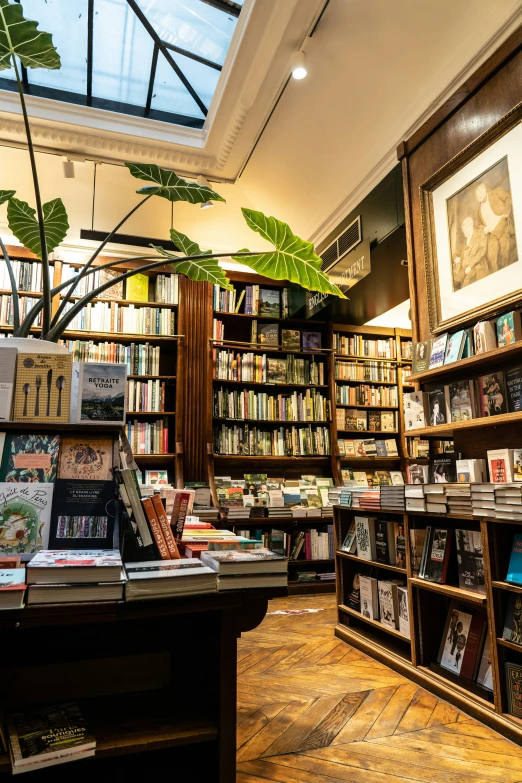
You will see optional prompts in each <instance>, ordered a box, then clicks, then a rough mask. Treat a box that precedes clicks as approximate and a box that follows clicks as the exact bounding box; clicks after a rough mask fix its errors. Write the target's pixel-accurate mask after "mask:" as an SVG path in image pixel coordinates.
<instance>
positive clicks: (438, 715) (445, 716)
mask: <svg viewBox="0 0 522 783" xmlns="http://www.w3.org/2000/svg"><path fill="white" fill-rule="evenodd" d="M459 715H460V712H459V710H458V709H457V708H456V707H454V706H453V704H448V702H447V701H442V699H439V701H438V703H437V706H436V707H435V709H434V710H433V712H432V714H431V718H430V719H429V721H428V726H443V725H444V724H446V723H455V721H456V720H457V718H458V717H459Z"/></svg>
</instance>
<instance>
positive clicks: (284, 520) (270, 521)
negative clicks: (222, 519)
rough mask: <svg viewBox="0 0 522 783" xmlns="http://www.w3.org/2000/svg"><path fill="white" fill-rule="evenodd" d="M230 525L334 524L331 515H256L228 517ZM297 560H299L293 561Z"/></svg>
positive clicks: (260, 526) (310, 525)
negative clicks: (245, 517)
mask: <svg viewBox="0 0 522 783" xmlns="http://www.w3.org/2000/svg"><path fill="white" fill-rule="evenodd" d="M227 524H228V525H233V526H234V527H242V526H243V525H255V526H256V527H259V528H262V527H264V526H268V527H274V525H278V526H279V525H293V526H294V527H296V526H297V525H307V526H308V527H313V525H331V524H332V518H331V517H259V518H257V519H256V517H249V518H248V519H237V520H236V519H231V518H230V517H229V518H228V519H227ZM292 562H297V561H294V560H293V561H292ZM328 562H333V559H330V560H329V561H328Z"/></svg>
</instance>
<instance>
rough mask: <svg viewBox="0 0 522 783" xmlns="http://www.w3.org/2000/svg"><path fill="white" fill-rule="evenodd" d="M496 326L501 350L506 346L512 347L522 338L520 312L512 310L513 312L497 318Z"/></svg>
mask: <svg viewBox="0 0 522 783" xmlns="http://www.w3.org/2000/svg"><path fill="white" fill-rule="evenodd" d="M495 326H496V332H497V345H498V347H499V348H502V347H503V346H504V345H512V344H513V343H515V342H517V340H520V339H521V338H522V326H521V324H520V312H519V311H518V310H511V312H509V313H504V315H501V316H500V318H497V320H496V322H495Z"/></svg>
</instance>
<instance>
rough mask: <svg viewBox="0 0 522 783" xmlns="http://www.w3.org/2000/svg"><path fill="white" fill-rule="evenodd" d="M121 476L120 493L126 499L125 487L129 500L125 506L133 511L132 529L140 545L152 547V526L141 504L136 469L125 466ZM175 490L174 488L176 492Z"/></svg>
mask: <svg viewBox="0 0 522 783" xmlns="http://www.w3.org/2000/svg"><path fill="white" fill-rule="evenodd" d="M119 476H120V477H121V481H120V482H119V483H120V495H121V496H122V499H124V495H123V492H122V489H123V488H124V489H125V496H126V499H127V500H128V504H127V503H125V506H126V508H127V510H128V512H131V513H132V517H133V520H131V523H132V522H133V524H131V527H132V530H133V531H134V537H135V540H136V543H137V545H138V546H141V547H142V548H147V547H152V545H153V542H152V535H151V532H150V528H149V526H148V524H147V519H146V517H145V512H144V510H143V506H142V504H141V492H140V487H139V484H138V479H137V478H136V471H135V470H131V469H130V468H125V469H124V470H121V471H119ZM174 491H175V490H173V492H174Z"/></svg>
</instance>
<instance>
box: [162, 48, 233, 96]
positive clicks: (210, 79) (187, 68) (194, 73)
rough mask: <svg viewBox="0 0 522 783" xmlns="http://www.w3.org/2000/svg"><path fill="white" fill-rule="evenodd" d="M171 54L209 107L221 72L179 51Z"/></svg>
mask: <svg viewBox="0 0 522 783" xmlns="http://www.w3.org/2000/svg"><path fill="white" fill-rule="evenodd" d="M171 55H172V59H173V60H174V62H175V63H176V65H179V67H180V68H181V70H182V72H183V74H184V75H185V76H186V77H187V79H188V80H189V82H190V84H191V85H192V87H193V88H194V89H195V91H196V92H197V94H198V95H199V97H200V98H201V100H202V101H203V103H204V104H205V106H206V107H207V109H208V107H209V106H210V102H211V100H212V96H213V95H214V92H215V90H216V85H217V82H218V79H219V76H220V73H221V72H220V71H216V69H215V68H210V67H209V66H208V65H203V64H202V63H198V62H196V61H195V60H191V59H190V57H184V56H183V55H182V54H178V53H177V52H171Z"/></svg>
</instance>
